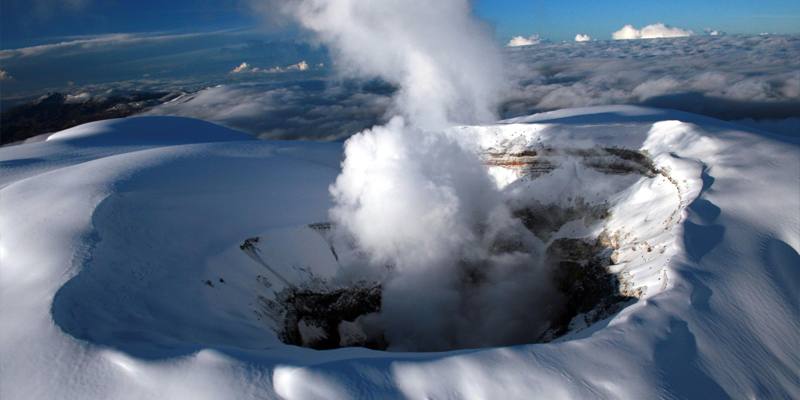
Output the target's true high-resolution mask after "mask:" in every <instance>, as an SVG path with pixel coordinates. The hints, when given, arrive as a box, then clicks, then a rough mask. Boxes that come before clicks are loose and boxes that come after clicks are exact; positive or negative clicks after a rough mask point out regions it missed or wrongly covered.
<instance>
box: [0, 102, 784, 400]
mask: <svg viewBox="0 0 800 400" xmlns="http://www.w3.org/2000/svg"><path fill="white" fill-rule="evenodd" d="M454 132H455V133H458V134H463V135H475V136H476V137H477V138H478V139H479V140H478V143H480V146H479V148H478V149H476V151H489V150H491V149H507V150H515V149H516V150H522V149H524V148H525V147H526V146H529V145H531V144H538V145H541V146H550V147H554V148H566V147H571V148H592V147H594V146H604V147H624V148H630V149H641V150H643V151H645V152H646V153H647V154H649V156H650V157H651V158H652V159H653V160H654V163H655V164H656V166H657V167H658V168H660V169H661V170H663V171H665V174H664V175H658V176H656V177H654V178H650V179H639V178H631V177H626V176H616V177H604V176H602V174H600V173H597V172H591V171H588V172H587V171H581V170H577V169H576V170H575V171H574V173H570V172H569V170H568V168H563V169H558V170H555V171H553V173H551V174H549V175H544V176H542V179H536V180H533V181H529V182H524V181H517V180H516V179H517V178H518V177H519V176H517V175H515V173H514V172H513V171H508V170H505V169H497V168H498V167H491V168H493V169H496V170H495V171H493V173H494V176H495V177H497V178H499V179H497V184H498V186H499V187H502V188H504V190H506V191H509V192H511V191H519V193H520V196H524V195H525V193H531V191H534V192H535V193H541V192H544V193H541V194H539V196H551V200H553V201H557V200H559V198H560V197H563V196H565V195H569V194H575V193H568V191H569V190H574V188H575V187H576V186H575V185H567V184H565V182H567V181H571V182H573V183H574V182H577V183H579V186H583V187H585V188H586V190H585V195H586V196H590V195H591V193H594V194H595V195H596V196H598V198H607V199H609V203H610V204H611V205H612V212H611V215H612V217H611V218H610V219H609V220H608V221H607V222H606V223H605V224H604V225H603V226H580V224H578V225H576V224H570V225H569V226H565V227H564V228H563V229H562V231H560V232H559V233H558V234H570V233H572V234H574V233H575V232H583V231H584V230H586V231H587V232H588V231H591V230H594V231H596V230H598V229H601V228H603V229H606V230H609V231H618V232H628V233H630V236H628V237H627V238H626V237H625V236H624V235H621V236H620V237H621V238H620V242H621V246H620V248H619V249H618V252H619V254H618V257H617V258H616V263H615V265H614V266H612V270H613V272H615V273H616V274H618V275H619V276H621V277H623V278H624V279H623V281H624V282H626V283H625V288H627V290H630V292H631V293H636V297H637V300H635V301H634V302H633V304H631V305H630V306H628V307H626V308H624V309H622V310H621V311H620V312H619V313H617V314H615V315H614V316H612V317H610V318H608V319H605V320H602V321H599V322H597V323H595V324H592V325H590V326H588V327H585V328H584V329H578V328H579V327H581V321H580V320H575V321H573V323H574V326H575V328H576V329H574V330H573V332H572V333H570V334H568V335H567V336H564V337H561V338H559V339H557V340H556V341H553V342H551V343H546V344H530V345H519V346H511V347H498V348H484V349H471V350H458V351H450V352H438V353H391V352H380V351H373V350H367V349H361V348H344V349H337V350H329V351H314V350H310V349H305V348H299V347H293V346H287V345H284V344H282V343H281V342H280V341H279V340H278V339H277V337H276V336H275V334H274V333H273V332H272V331H271V330H270V327H271V323H270V322H269V321H265V320H264V319H263V318H262V317H261V316H260V315H258V314H257V313H255V312H254V310H256V309H257V307H256V305H255V303H256V302H257V301H258V300H257V298H256V296H255V294H256V293H265V295H268V294H269V293H274V292H275V291H276V290H278V289H279V288H280V287H281V285H282V283H281V282H280V280H279V279H276V277H275V276H274V274H272V273H271V272H270V271H269V270H268V269H267V268H265V267H264V266H263V265H262V264H260V263H258V262H256V261H255V260H254V258H251V257H250V256H248V254H246V253H245V252H242V251H241V250H240V249H239V245H240V244H242V242H243V241H244V239H246V238H250V237H254V236H257V237H259V242H258V246H257V249H258V252H257V254H258V256H259V257H260V259H261V260H262V261H263V263H265V264H267V265H269V266H271V267H273V268H276V269H277V270H278V271H279V273H281V275H282V276H284V277H285V278H286V279H287V280H288V281H291V282H298V281H299V280H301V279H305V278H304V277H305V276H307V275H308V274H310V273H313V274H314V275H315V276H322V277H325V276H331V275H332V274H334V273H335V271H336V268H337V263H336V260H335V259H334V257H333V255H332V254H331V251H330V244H329V243H328V242H327V241H326V239H325V237H324V236H323V235H321V234H320V233H319V232H317V231H315V230H314V229H312V228H310V227H309V226H308V225H309V224H312V223H318V222H324V221H327V220H328V209H329V208H330V207H331V205H332V204H331V198H330V195H329V192H328V186H329V185H330V184H331V183H333V181H334V180H335V178H336V176H337V175H338V173H339V168H340V167H339V164H340V162H341V157H342V146H341V144H339V143H312V142H282V141H259V140H253V139H251V138H250V137H249V136H247V135H244V134H241V133H238V132H236V131H232V130H229V129H227V128H223V127H219V126H216V125H213V124H210V123H206V122H202V121H198V120H193V119H188V118H177V117H137V118H127V119H121V120H108V121H100V122H94V123H90V124H86V125H82V126H79V127H75V128H72V129H68V130H66V131H62V132H59V133H56V134H53V135H51V136H49V137H48V139H47V140H46V141H41V142H33V143H25V144H20V145H16V146H10V147H3V148H0V232H2V234H1V235H0V270H1V271H2V273H0V305H1V306H0V398H3V399H23V398H24V399H40V398H41V399H47V398H64V399H70V398H81V399H85V398H97V399H106V398H118V399H128V398H130V399H146V398H158V399H162V398H193V399H204V398H209V399H212V398H213V399H219V398H236V399H248V398H254V399H255V398H276V397H278V396H281V397H285V398H325V399H333V398H392V397H411V398H540V397H545V398H631V399H640V398H687V397H688V398H698V397H699V398H720V397H737V398H741V397H758V398H794V397H800V383H798V380H797V376H798V375H800V359H798V358H797V356H796V350H795V349H797V348H800V318H799V317H800V302H798V297H797V293H798V291H799V290H800V270H798V268H797V267H798V266H800V256H798V249H800V149H798V145H799V144H800V143H798V140H797V138H792V137H786V136H776V135H770V134H768V133H766V132H763V131H759V130H755V129H752V128H748V127H746V126H740V125H735V124H730V123H726V122H722V121H718V120H714V119H710V118H706V117H700V116H696V115H692V114H686V113H681V112H676V111H666V110H656V109H648V108H641V107H633V106H604V107H593V108H581V109H567V110H561V111H555V112H549V113H542V114H536V115H533V116H528V117H521V118H516V119H513V120H509V121H502V122H500V123H497V124H493V125H486V126H472V127H460V128H454ZM573 180H574V181H573ZM559 185H561V186H559ZM556 187H562V188H563V190H562V191H558V190H553V188H556ZM539 198H540V199H542V198H544V197H539ZM567 231H569V232H567ZM584 233H585V232H584ZM647 247H650V248H651V250H648V249H647ZM259 275H261V276H262V277H263V278H261V279H256V277H257V276H259ZM223 281H224V282H223ZM207 282H210V283H211V284H210V285H209V284H208V283H207ZM265 282H266V283H265ZM267 286H270V287H267ZM584 325H585V324H584Z"/></svg>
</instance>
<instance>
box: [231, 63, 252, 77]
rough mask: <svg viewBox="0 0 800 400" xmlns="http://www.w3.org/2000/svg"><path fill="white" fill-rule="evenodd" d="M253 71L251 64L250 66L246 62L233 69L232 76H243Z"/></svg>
mask: <svg viewBox="0 0 800 400" xmlns="http://www.w3.org/2000/svg"><path fill="white" fill-rule="evenodd" d="M251 70H252V68H251V67H250V64H248V63H246V62H243V63H241V64H239V66H238V67H236V68H234V69H232V70H231V73H232V74H241V73H243V72H251Z"/></svg>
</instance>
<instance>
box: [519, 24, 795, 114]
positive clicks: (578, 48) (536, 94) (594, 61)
mask: <svg viewBox="0 0 800 400" xmlns="http://www.w3.org/2000/svg"><path fill="white" fill-rule="evenodd" d="M508 56H509V59H510V65H511V68H510V70H511V71H513V73H512V75H513V81H514V82H516V84H515V86H514V90H512V92H511V97H510V99H509V101H508V102H506V104H505V105H504V116H515V115H523V114H530V113H533V112H539V111H548V110H553V109H557V108H565V107H583V106H591V105H604V104H640V105H651V106H657V107H665V108H673V109H679V110H684V111H689V112H694V113H700V114H705V115H709V116H714V117H718V118H723V119H744V118H753V119H764V118H768V119H781V118H789V117H797V116H800V111H798V110H800V72H798V71H797V68H796V65H795V64H794V63H793V61H792V60H796V59H800V36H773V35H771V36H731V35H728V36H715V37H712V36H708V35H698V36H692V37H686V38H674V39H665V40H660V41H658V42H651V41H591V42H587V43H574V42H572V43H543V44H540V45H539V46H536V47H535V48H521V49H518V50H515V51H513V52H509V55H508Z"/></svg>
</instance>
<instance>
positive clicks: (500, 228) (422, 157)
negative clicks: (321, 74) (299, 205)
mask: <svg viewBox="0 0 800 400" xmlns="http://www.w3.org/2000/svg"><path fill="white" fill-rule="evenodd" d="M285 10H287V11H288V12H290V13H291V15H293V16H294V17H295V18H296V19H297V20H298V21H299V22H300V24H301V25H302V26H304V27H305V28H307V29H309V30H311V31H312V32H314V33H315V34H316V38H317V39H318V40H319V41H321V42H322V43H323V44H325V45H326V46H327V47H328V48H329V49H330V51H331V53H332V57H333V61H334V64H335V66H336V67H337V68H338V69H339V70H340V71H342V72H343V73H345V74H350V75H356V76H361V77H377V78H381V79H384V80H386V81H389V82H391V83H393V84H395V85H397V86H398V87H399V90H398V92H397V94H396V96H395V98H394V105H395V106H394V109H393V112H394V113H395V114H396V116H395V117H393V118H392V119H391V121H390V122H389V123H388V124H387V125H385V126H378V127H374V128H372V129H370V130H366V131H363V132H361V133H358V134H356V135H354V136H353V137H351V138H350V139H349V140H348V141H347V142H346V145H345V160H344V162H343V164H342V173H341V175H340V176H339V177H338V179H337V180H336V183H335V184H334V185H333V186H332V187H331V193H332V195H333V197H334V200H335V202H336V205H335V206H334V208H333V209H332V210H331V212H330V214H331V218H332V221H333V222H335V224H336V225H337V227H338V228H339V230H340V232H341V233H343V234H344V235H347V236H348V237H351V238H352V239H353V240H354V241H355V243H356V244H357V246H358V248H359V250H360V251H362V252H364V253H365V254H366V256H367V258H368V264H369V266H368V268H371V269H373V270H384V271H385V268H386V266H390V267H391V270H390V272H389V273H388V275H387V276H385V277H384V278H385V280H384V281H383V308H382V312H381V316H380V319H381V321H382V322H381V325H382V326H383V327H384V328H385V332H386V336H387V338H388V339H389V342H390V344H391V346H392V348H393V349H405V350H412V349H425V350H433V349H448V348H452V347H457V346H478V345H488V344H508V343H509V341H511V342H518V340H533V339H535V338H536V335H538V334H539V333H541V331H542V330H543V329H544V327H546V325H544V324H543V323H541V319H539V321H537V316H538V315H539V314H540V313H539V312H538V311H537V309H536V307H535V304H531V303H530V301H531V300H530V299H536V298H537V297H536V296H535V295H532V294H535V293H542V294H545V293H546V294H547V295H548V296H551V297H552V290H551V289H549V284H547V283H546V282H548V280H547V277H546V274H543V273H541V271H539V270H540V269H541V268H538V267H536V266H539V265H541V264H542V263H541V260H539V259H538V257H539V256H538V254H540V253H541V252H540V251H539V250H538V249H537V240H536V239H533V237H532V235H531V234H530V233H529V232H527V231H526V230H525V229H524V227H523V226H522V224H521V223H520V222H519V221H518V220H516V219H513V218H512V217H511V213H510V211H509V210H508V208H507V206H506V205H505V203H504V201H503V197H502V195H501V193H500V192H499V191H498V189H497V186H496V184H495V183H494V182H493V180H492V178H491V177H490V176H489V175H488V172H487V169H486V167H485V166H484V165H483V162H482V160H481V158H480V156H479V155H478V153H477V150H476V149H477V146H476V145H475V144H474V143H472V142H471V141H470V138H469V137H462V136H458V135H457V134H456V133H454V132H455V130H452V129H448V127H451V126H452V125H454V124H456V123H475V122H481V121H490V120H493V119H494V118H495V109H496V107H497V105H498V104H499V101H500V99H501V97H500V93H501V91H502V82H503V74H502V62H501V59H500V52H499V50H498V49H497V47H496V45H495V44H494V42H493V40H492V36H491V34H490V32H489V31H488V30H487V28H486V27H485V26H484V25H483V24H481V23H480V22H478V21H477V20H475V19H474V18H473V17H472V15H471V6H470V2H469V1H468V0H443V1H437V2H429V1H423V0H407V1H391V0H384V1H361V0H330V1H325V0H301V1H297V2H293V3H289V5H288V6H286V8H285ZM504 235H506V236H507V235H510V236H513V237H514V238H515V239H514V240H515V243H516V242H520V243H522V247H524V249H525V250H524V251H516V252H506V253H503V254H499V255H498V254H495V253H494V252H492V251H491V249H492V248H493V246H495V245H496V244H497V242H498V241H500V240H501V239H502V238H503V237H504ZM526 235H527V236H526ZM538 243H539V244H541V242H538ZM526 277H528V279H526ZM523 281H524V282H525V283H524V284H519V282H523ZM465 282H472V283H465ZM510 321H526V322H525V323H513V322H510ZM531 321H532V322H531Z"/></svg>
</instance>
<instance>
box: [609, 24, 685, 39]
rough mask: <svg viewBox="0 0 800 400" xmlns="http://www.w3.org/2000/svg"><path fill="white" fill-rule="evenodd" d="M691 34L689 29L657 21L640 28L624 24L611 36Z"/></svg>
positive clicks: (651, 36)
mask: <svg viewBox="0 0 800 400" xmlns="http://www.w3.org/2000/svg"><path fill="white" fill-rule="evenodd" d="M693 34H694V33H693V32H692V31H690V30H685V29H681V28H675V27H671V26H667V25H664V24H662V23H660V22H659V23H657V24H652V25H647V26H645V27H643V28H642V29H636V28H634V27H633V25H625V26H623V27H622V29H620V30H618V31H616V32H614V33H612V34H611V37H612V38H613V39H614V40H630V39H657V38H670V37H684V36H692V35H693Z"/></svg>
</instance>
